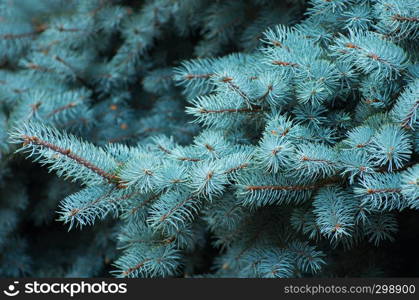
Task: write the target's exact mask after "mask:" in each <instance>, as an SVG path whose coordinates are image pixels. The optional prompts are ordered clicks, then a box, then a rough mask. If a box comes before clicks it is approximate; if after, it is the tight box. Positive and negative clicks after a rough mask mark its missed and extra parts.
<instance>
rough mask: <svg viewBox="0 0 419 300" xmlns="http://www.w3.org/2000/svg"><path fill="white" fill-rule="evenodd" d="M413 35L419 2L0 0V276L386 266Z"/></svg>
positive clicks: (413, 123) (398, 202) (402, 187)
mask: <svg viewBox="0 0 419 300" xmlns="http://www.w3.org/2000/svg"><path fill="white" fill-rule="evenodd" d="M418 35H419V2H418V1H415V0H336V1H324V0H309V1H302V0H286V1H265V0H264V1H261V0H246V1H208V0H196V1H195V0H176V1H173V0H149V1H144V3H143V1H122V0H121V1H119V0H108V1H103V0H89V1H85V0H73V1H63V0H36V1H35V0H8V1H1V0H0V104H1V109H0V168H1V171H0V186H1V189H0V194H1V197H0V275H2V276H9V277H13V276H23V275H27V276H61V277H75V276H76V277H92V276H107V275H109V274H113V275H114V276H117V277H173V276H180V277H190V276H192V277H195V276H200V277H202V276H204V277H263V278H284V277H305V276H320V277H329V276H353V277H354V276H374V275H375V274H376V272H377V270H382V271H383V272H384V273H385V271H386V264H385V263H380V262H379V261H377V262H376V263H375V264H373V265H371V262H373V261H374V259H372V258H371V257H373V256H374V255H375V252H376V251H380V250H381V249H382V248H383V245H387V244H388V243H390V242H394V241H396V240H397V239H398V237H400V236H402V235H403V234H404V232H401V231H399V227H400V226H399V220H400V218H401V216H402V212H405V211H407V210H409V211H412V212H415V211H417V210H418V209H419V164H418V155H419V119H418V118H419V117H418V116H419V113H418V110H419V77H418V76H419V65H418V57H419V49H418V37H419V36H418ZM20 153H24V154H25V155H22V154H20ZM24 156H26V157H27V158H29V159H30V160H32V161H34V162H38V163H40V164H41V165H43V166H44V168H43V169H40V168H37V167H35V166H32V165H29V164H28V163H26V162H24V160H23V157H24ZM44 169H46V170H48V171H50V172H53V173H54V174H56V175H57V177H53V176H52V175H49V174H46V172H44V171H43V170H44ZM58 177H62V178H58ZM62 179H64V180H62ZM53 210H57V214H55V215H54V214H52V211H53ZM416 217H417V215H416ZM57 221H58V222H62V223H65V224H66V226H67V227H66V229H68V230H69V232H68V233H63V232H60V231H59V229H57V228H59V227H57V225H55V224H57ZM58 224H60V225H59V226H61V227H62V224H61V223H58ZM32 227H36V228H39V229H37V230H43V228H53V229H51V230H46V229H45V230H46V231H48V232H46V233H44V234H45V236H46V237H45V238H47V239H51V240H60V239H62V240H66V243H68V244H63V245H66V246H64V247H66V248H65V250H63V249H64V248H63V249H61V250H60V249H55V250H53V249H48V251H46V250H45V249H44V248H43V247H42V245H36V242H34V241H33V240H32V239H31V233H30V232H31V230H33V229H30V230H29V229H27V228H32ZM75 228H80V229H82V230H75ZM28 232H29V233H28ZM71 242H72V243H71ZM357 249H363V250H364V252H363V253H362V255H357V254H356V251H357ZM63 251H65V253H68V254H65V255H64V252H63ZM341 253H343V254H341ZM345 253H346V254H345ZM339 255H343V256H345V258H342V259H338V256H339ZM351 259H352V260H351ZM349 260H351V262H350V264H352V265H355V266H357V267H358V269H357V270H354V271H352V270H351V268H350V267H348V268H345V267H344V266H346V265H345V264H348V261H349ZM17 262H18V263H17ZM341 270H345V271H343V272H342V271H341ZM390 274H391V273H390Z"/></svg>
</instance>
